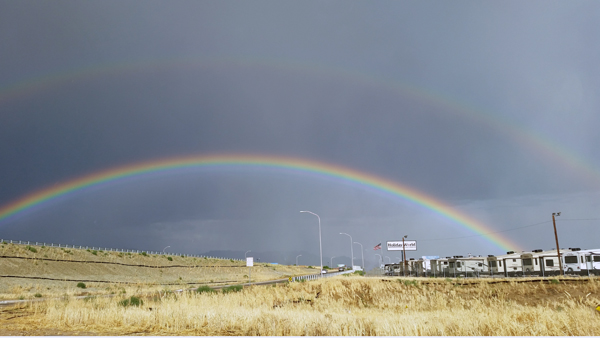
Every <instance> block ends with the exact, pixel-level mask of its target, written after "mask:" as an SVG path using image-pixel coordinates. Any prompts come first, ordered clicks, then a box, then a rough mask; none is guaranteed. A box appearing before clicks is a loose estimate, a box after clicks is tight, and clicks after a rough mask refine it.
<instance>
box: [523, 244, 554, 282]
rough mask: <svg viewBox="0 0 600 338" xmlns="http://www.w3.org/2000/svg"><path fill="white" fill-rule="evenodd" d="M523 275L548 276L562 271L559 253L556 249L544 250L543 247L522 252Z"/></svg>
mask: <svg viewBox="0 0 600 338" xmlns="http://www.w3.org/2000/svg"><path fill="white" fill-rule="evenodd" d="M521 263H522V266H523V268H522V271H521V272H522V275H524V276H548V275H556V274H558V273H560V269H559V265H558V253H557V252H556V250H548V251H544V250H542V249H537V250H533V251H532V252H524V253H523V254H521Z"/></svg>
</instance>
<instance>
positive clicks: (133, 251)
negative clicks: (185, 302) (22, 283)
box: [0, 239, 245, 262]
mask: <svg viewBox="0 0 600 338" xmlns="http://www.w3.org/2000/svg"><path fill="white" fill-rule="evenodd" d="M0 243H7V244H17V245H30V246H31V245H35V246H49V247H54V248H65V249H68V248H71V249H82V250H98V251H100V250H102V251H112V252H124V253H128V252H130V253H138V254H140V253H142V252H145V253H146V254H148V255H166V256H180V257H181V256H183V257H197V258H211V259H233V260H234V261H240V262H245V260H244V259H239V258H227V257H213V256H203V255H188V254H182V253H173V252H163V251H149V250H132V249H115V248H106V247H95V246H84V245H68V244H55V243H45V242H30V241H14V240H8V239H0Z"/></svg>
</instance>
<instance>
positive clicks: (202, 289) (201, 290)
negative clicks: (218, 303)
mask: <svg viewBox="0 0 600 338" xmlns="http://www.w3.org/2000/svg"><path fill="white" fill-rule="evenodd" d="M196 292H197V293H204V292H206V293H214V292H216V291H215V290H214V289H213V288H211V287H210V286H208V285H203V286H201V287H199V288H197V289H196Z"/></svg>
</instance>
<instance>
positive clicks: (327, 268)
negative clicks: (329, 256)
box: [323, 265, 331, 270]
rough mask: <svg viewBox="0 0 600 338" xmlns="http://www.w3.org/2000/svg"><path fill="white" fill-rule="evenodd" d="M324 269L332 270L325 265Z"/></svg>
mask: <svg viewBox="0 0 600 338" xmlns="http://www.w3.org/2000/svg"><path fill="white" fill-rule="evenodd" d="M323 269H325V270H329V269H331V268H330V267H329V266H327V265H325V266H324V267H323Z"/></svg>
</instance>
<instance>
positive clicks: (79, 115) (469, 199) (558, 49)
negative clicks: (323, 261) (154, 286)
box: [0, 1, 600, 264]
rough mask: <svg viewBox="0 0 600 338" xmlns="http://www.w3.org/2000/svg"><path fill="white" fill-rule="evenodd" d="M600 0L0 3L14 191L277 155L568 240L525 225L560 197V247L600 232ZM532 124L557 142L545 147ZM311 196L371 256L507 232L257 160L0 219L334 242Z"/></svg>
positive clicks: (145, 239)
mask: <svg viewBox="0 0 600 338" xmlns="http://www.w3.org/2000/svg"><path fill="white" fill-rule="evenodd" d="M599 10H600V6H599V5H598V3H596V2H587V1H580V2H548V1H538V2H536V1H531V2H527V3H522V2H484V3H482V2H475V1H472V2H471V1H460V2H453V3H442V2H429V1H424V2H379V3H377V4H371V3H365V2H353V1H339V2H337V1H331V2H311V1H304V2H281V1H253V2H230V1H215V2H196V1H189V2H188V1H169V2H166V1H164V2H157V1H90V2H82V1H52V2H39V1H38V2H35V1H18V2H17V1H12V2H10V1H4V2H0V46H2V47H1V53H0V117H1V123H0V158H1V159H2V160H1V161H0V173H1V175H0V204H2V205H4V204H6V203H10V202H11V201H14V200H15V199H17V198H19V197H21V196H24V195H26V194H29V193H32V192H35V191H37V190H39V189H42V188H45V187H48V186H52V185H55V184H60V183H61V182H65V181H68V180H70V179H73V178H76V177H79V176H82V175H86V174H89V173H93V172H96V171H100V170H104V169H108V168H112V167H118V166H123V165H127V164H131V163H136V162H140V161H150V160H155V159H160V158H166V157H173V156H187V155H206V154H217V153H241V154H263V155H279V156H289V157H299V158H306V159H311V160H316V161H322V162H326V163H332V164H336V165H340V166H344V167H348V168H352V169H354V170H359V171H363V172H366V173H369V174H372V175H376V176H380V177H384V178H387V179H390V180H393V181H396V182H398V183H400V184H404V185H407V186H410V187H412V188H414V189H416V190H418V191H421V192H423V193H425V194H428V195H430V196H433V197H435V198H437V199H439V200H441V201H443V202H444V203H446V204H448V205H450V206H452V207H453V208H455V209H456V210H459V211H460V212H463V213H465V214H467V215H469V216H470V217H473V218H474V219H476V220H478V221H480V222H483V223H485V224H486V225H487V226H489V228H490V229H491V230H492V231H504V232H502V235H503V236H505V237H506V238H508V239H509V240H511V241H513V242H514V243H516V244H518V245H519V246H520V247H521V248H522V249H524V250H531V249H535V248H538V247H539V248H543V249H550V248H553V247H554V242H553V240H554V238H553V233H552V229H551V223H544V224H541V225H537V226H531V227H525V228H521V229H514V228H520V227H524V226H527V225H531V224H536V223H540V222H545V221H549V220H551V213H552V212H556V211H561V212H562V216H561V218H559V224H558V225H559V229H560V231H559V232H560V235H561V247H562V246H564V247H571V246H573V247H574V246H579V247H587V248H598V247H600V243H598V242H597V240H595V238H596V236H591V235H595V234H598V230H597V228H598V225H599V224H600V223H599V222H600V213H598V210H599V208H598V206H599V204H598V197H599V195H600V194H599V192H600V171H599V169H598V168H600V156H599V155H598V151H597V145H598V144H599V141H600V139H599V136H598V135H599V134H598V132H597V130H598V127H599V126H600V114H598V108H599V107H600V103H599V101H598V98H597V95H596V94H597V93H598V92H599V90H600V67H599V66H598V62H597V60H599V59H600V38H599V36H598V34H597V32H598V31H600V24H599V22H600V20H599V19H600V18H599V14H598V13H600V11H599ZM517 130H521V131H524V132H525V133H526V134H528V135H530V136H531V137H533V139H537V140H542V141H541V142H542V143H544V142H546V144H552V146H551V148H550V149H552V150H551V152H550V154H548V153H544V152H543V151H541V149H540V148H539V147H536V146H535V145H533V144H532V143H531V141H527V140H525V141H523V139H521V138H519V137H518V132H516V131H517ZM558 147H562V148H561V149H564V150H561V149H559V148H558ZM565 154H568V155H569V156H575V157H576V158H578V159H579V160H580V161H581V163H582V164H581V165H580V166H579V167H577V166H572V165H569V164H572V163H573V160H572V159H570V158H569V157H567V156H566V155H565ZM582 167H586V168H588V169H589V170H591V172H592V174H591V175H590V174H589V171H588V174H586V172H585V171H584V170H582V169H581V168H582ZM305 209H306V210H311V211H313V212H316V213H318V214H319V215H320V216H321V218H322V221H323V222H322V231H323V246H324V249H323V253H324V256H327V257H331V256H343V255H346V256H349V252H346V251H348V249H349V248H348V246H349V245H348V244H349V243H347V242H348V238H347V237H346V236H342V235H339V232H347V233H350V234H351V235H352V236H353V239H354V240H355V241H359V242H361V243H362V244H363V245H364V247H365V249H366V250H365V254H366V255H367V257H368V259H370V260H374V255H373V251H372V250H371V249H372V247H373V246H374V245H375V244H377V243H379V242H384V241H386V240H394V239H398V238H400V237H401V236H402V235H403V234H407V235H409V238H411V239H415V240H417V241H418V243H419V244H418V245H419V247H418V248H419V251H417V252H416V253H411V255H413V256H414V257H419V256H421V255H457V254H463V255H464V254H466V253H467V252H470V253H474V254H491V253H495V254H499V253H502V251H503V250H502V249H501V248H499V247H498V246H494V245H493V243H491V242H490V241H488V240H486V239H485V238H484V237H482V236H479V237H477V236H475V237H468V238H459V239H457V237H464V236H471V235H475V233H473V232H471V231H468V230H467V229H464V228H463V227H461V226H460V225H458V224H457V223H455V222H452V221H450V220H448V219H445V218H444V217H441V216H440V215H437V214H435V213H432V212H431V211H429V210H426V209H424V208H422V207H419V206H417V205H415V204H413V203H411V202H408V201H406V200H402V199H399V198H393V197H390V196H384V195H380V194H376V193H374V192H373V191H371V190H369V189H364V188H361V187H357V186H346V185H343V184H339V182H335V181H328V180H323V179H316V178H314V177H309V176H306V175H301V174H290V173H284V172H277V171H264V172H261V171H260V170H248V169H247V168H246V169H244V168H238V169H232V170H226V171H219V170H212V171H211V170H196V171H190V172H185V173H179V172H173V173H171V174H169V175H160V176H158V177H150V178H140V179H137V180H130V181H126V182H121V183H115V184H109V185H107V186H103V187H99V188H97V189H92V190H86V191H81V192H78V193H77V194H75V195H73V196H69V197H68V198H64V199H60V200H55V201H53V202H52V203H49V204H46V205H44V206H43V207H41V208H38V209H36V210H33V211H30V212H27V213H24V214H23V215H21V216H19V217H16V218H14V219H11V220H8V221H5V222H2V223H0V237H2V238H9V239H23V240H34V241H54V242H61V243H69V244H83V245H100V246H113V247H136V248H142V249H147V250H161V249H162V248H163V247H165V246H167V245H170V246H171V250H174V251H180V252H188V253H201V252H207V251H209V250H237V251H246V250H253V251H255V252H259V251H261V250H263V251H267V250H272V251H281V252H283V251H294V252H301V251H302V252H307V253H318V233H317V227H316V225H317V224H316V219H314V218H312V217H311V216H310V215H306V214H300V213H299V211H300V210H305ZM581 219H585V220H581ZM511 229H512V230H511ZM358 249H359V247H358V246H355V256H357V253H356V252H357V251H358ZM385 254H386V255H387V256H390V257H391V259H394V257H392V255H396V254H395V253H385ZM315 257H316V256H315ZM367 257H365V258H366V259H367ZM357 258H360V256H358V257H357ZM312 263H313V264H314V263H316V262H312Z"/></svg>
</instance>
